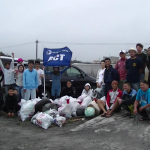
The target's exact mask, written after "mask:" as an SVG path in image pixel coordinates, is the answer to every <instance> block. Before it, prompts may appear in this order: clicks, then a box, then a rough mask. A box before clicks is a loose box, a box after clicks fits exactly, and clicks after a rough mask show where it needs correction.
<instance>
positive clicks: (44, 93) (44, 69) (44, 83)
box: [43, 68, 46, 98]
mask: <svg viewBox="0 0 150 150" xmlns="http://www.w3.org/2000/svg"><path fill="white" fill-rule="evenodd" d="M43 72H44V98H46V95H45V69H44V68H43Z"/></svg>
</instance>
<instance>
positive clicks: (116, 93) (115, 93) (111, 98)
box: [97, 80, 122, 117]
mask: <svg viewBox="0 0 150 150" xmlns="http://www.w3.org/2000/svg"><path fill="white" fill-rule="evenodd" d="M111 85H112V90H110V91H109V92H108V93H107V98H106V97H105V96H104V97H102V98H101V99H100V100H97V104H98V106H99V108H100V109H101V110H102V111H103V114H102V115H101V116H102V117H105V116H106V115H107V114H109V112H110V111H111V109H113V107H114V103H115V101H116V98H117V97H119V98H121V97H122V91H121V90H120V89H118V82H117V81H115V80H114V81H113V82H112V84H111ZM105 106H106V109H107V110H106V109H105ZM119 110H120V109H118V110H117V111H119Z"/></svg>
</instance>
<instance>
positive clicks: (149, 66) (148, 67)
mask: <svg viewBox="0 0 150 150" xmlns="http://www.w3.org/2000/svg"><path fill="white" fill-rule="evenodd" d="M147 53H148V57H147V59H146V64H147V69H148V70H149V75H148V83H149V87H150V47H149V48H148V51H147Z"/></svg>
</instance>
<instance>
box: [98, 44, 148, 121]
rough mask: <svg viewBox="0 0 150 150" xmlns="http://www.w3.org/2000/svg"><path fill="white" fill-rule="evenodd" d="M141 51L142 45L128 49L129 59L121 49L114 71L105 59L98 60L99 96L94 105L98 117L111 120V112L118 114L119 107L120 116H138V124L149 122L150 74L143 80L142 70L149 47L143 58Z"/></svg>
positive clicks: (109, 61)
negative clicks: (144, 121) (147, 120)
mask: <svg viewBox="0 0 150 150" xmlns="http://www.w3.org/2000/svg"><path fill="white" fill-rule="evenodd" d="M142 50H143V45H142V44H141V43H137V44H136V49H134V48H130V49H129V51H128V53H129V55H130V58H129V59H127V58H126V52H125V50H121V51H120V52H119V56H120V60H119V61H118V62H117V63H116V65H115V68H113V66H112V65H111V60H110V59H109V58H106V59H105V60H102V61H101V63H100V65H101V69H100V70H98V73H97V79H96V82H97V89H99V91H100V93H101V94H100V95H101V96H100V97H101V98H100V99H98V100H97V104H98V106H99V108H100V109H101V110H102V112H103V113H102V114H101V116H102V117H111V116H112V115H113V112H118V111H120V110H121V107H122V108H124V109H125V110H126V111H127V113H125V114H124V116H129V117H133V116H134V115H137V113H139V114H140V115H141V116H142V118H141V119H140V120H141V121H142V120H146V119H149V115H150V111H149V110H150V89H149V86H150V74H149V77H148V81H146V80H145V68H146V66H147V68H148V70H149V69H150V47H149V48H148V54H147V55H146V54H144V53H142Z"/></svg>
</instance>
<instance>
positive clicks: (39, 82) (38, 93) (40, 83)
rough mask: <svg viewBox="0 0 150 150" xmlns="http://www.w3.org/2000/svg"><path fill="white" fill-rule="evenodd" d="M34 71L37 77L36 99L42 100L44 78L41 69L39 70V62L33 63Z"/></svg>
mask: <svg viewBox="0 0 150 150" xmlns="http://www.w3.org/2000/svg"><path fill="white" fill-rule="evenodd" d="M35 70H36V71H37V75H38V91H37V92H36V98H38V97H40V98H42V93H43V87H42V78H43V76H44V72H43V70H42V69H40V61H39V60H36V61H35Z"/></svg>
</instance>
